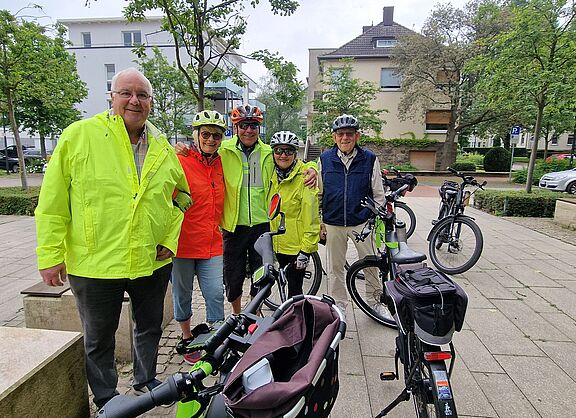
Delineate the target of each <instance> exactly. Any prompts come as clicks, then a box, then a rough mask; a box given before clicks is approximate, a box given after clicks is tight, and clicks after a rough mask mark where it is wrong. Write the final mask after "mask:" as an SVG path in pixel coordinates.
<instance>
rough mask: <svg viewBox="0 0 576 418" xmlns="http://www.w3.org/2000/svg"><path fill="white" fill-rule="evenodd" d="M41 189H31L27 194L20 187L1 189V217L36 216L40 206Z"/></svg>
mask: <svg viewBox="0 0 576 418" xmlns="http://www.w3.org/2000/svg"><path fill="white" fill-rule="evenodd" d="M39 194H40V187H29V188H28V191H27V192H25V191H23V190H22V188H20V187H2V188H0V215H28V216H33V215H34V209H36V205H37V204H38V195H39Z"/></svg>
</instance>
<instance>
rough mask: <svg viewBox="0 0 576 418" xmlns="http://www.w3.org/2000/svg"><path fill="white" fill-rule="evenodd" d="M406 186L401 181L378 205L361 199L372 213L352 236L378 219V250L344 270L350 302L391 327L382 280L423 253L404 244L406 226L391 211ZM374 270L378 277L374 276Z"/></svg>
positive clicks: (373, 225)
mask: <svg viewBox="0 0 576 418" xmlns="http://www.w3.org/2000/svg"><path fill="white" fill-rule="evenodd" d="M408 187H409V185H407V184H405V185H403V186H402V187H400V188H398V189H397V190H396V191H394V192H392V193H390V194H389V195H387V196H386V203H385V204H384V205H383V206H381V207H379V208H376V207H375V205H374V201H373V200H372V199H370V198H366V199H364V201H363V202H362V206H364V207H367V208H369V209H370V210H371V211H372V216H371V217H370V218H369V219H368V221H367V222H366V224H365V225H364V227H363V229H362V231H361V232H360V233H357V234H355V235H356V239H357V240H359V241H364V240H365V239H366V238H367V237H368V236H370V235H371V234H372V231H373V230H374V229H375V228H377V224H378V223H380V222H381V224H382V225H383V227H384V228H383V229H384V233H382V228H378V229H377V231H376V234H375V235H376V243H375V247H376V248H375V250H376V251H377V252H378V254H377V255H370V256H367V257H364V258H363V259H361V260H358V261H356V262H354V263H353V264H352V265H351V266H350V269H349V270H348V272H347V273H346V287H347V288H348V292H349V293H350V296H351V297H352V300H353V301H354V303H355V304H356V305H357V306H358V307H359V308H360V309H361V310H362V311H363V312H364V313H365V314H366V315H368V316H369V317H370V318H372V319H374V320H375V321H376V322H379V323H381V324H383V325H385V326H388V327H392V328H395V327H396V322H395V320H394V318H393V317H392V314H391V313H390V311H389V309H388V307H387V305H386V300H385V295H384V283H385V282H386V281H388V280H394V278H395V277H396V275H397V274H398V266H400V265H413V264H415V263H421V262H422V261H424V260H425V259H426V255H425V254H421V253H418V252H416V251H413V250H412V249H410V247H408V244H407V243H406V232H405V230H406V226H405V224H404V223H403V222H402V221H399V220H396V216H395V213H394V201H395V198H396V196H397V195H398V194H401V193H402V192H404V191H405V190H407V189H408ZM382 235H383V237H382ZM382 238H383V241H384V244H385V245H384V246H383V249H380V242H379V241H380V240H382ZM367 269H371V270H367ZM364 270H366V271H364ZM376 272H377V274H378V277H376Z"/></svg>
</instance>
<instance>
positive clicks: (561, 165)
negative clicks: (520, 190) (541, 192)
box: [512, 160, 570, 186]
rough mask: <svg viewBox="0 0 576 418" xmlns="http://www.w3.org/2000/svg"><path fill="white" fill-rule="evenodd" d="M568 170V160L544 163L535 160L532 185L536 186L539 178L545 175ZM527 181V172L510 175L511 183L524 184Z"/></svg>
mask: <svg viewBox="0 0 576 418" xmlns="http://www.w3.org/2000/svg"><path fill="white" fill-rule="evenodd" d="M569 168H570V161H569V160H554V161H550V162H546V161H544V160H537V161H536V165H535V166H534V173H533V175H532V185H534V186H537V185H538V183H539V182H540V177H542V176H543V175H544V174H546V173H553V172H554V171H564V170H568V169H569ZM527 179H528V170H519V171H515V172H513V173H512V181H513V182H514V183H519V184H526V180H527Z"/></svg>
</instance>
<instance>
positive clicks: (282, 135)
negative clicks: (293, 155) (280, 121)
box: [270, 131, 300, 149]
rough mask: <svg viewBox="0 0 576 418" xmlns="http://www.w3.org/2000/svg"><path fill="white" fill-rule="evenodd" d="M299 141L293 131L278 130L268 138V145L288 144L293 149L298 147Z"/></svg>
mask: <svg viewBox="0 0 576 418" xmlns="http://www.w3.org/2000/svg"><path fill="white" fill-rule="evenodd" d="M299 143H300V141H298V137H297V136H296V134H295V133H292V132H290V131H279V132H276V133H275V134H274V135H272V139H270V146H271V147H275V146H277V145H289V146H291V147H293V148H295V149H298V145H299Z"/></svg>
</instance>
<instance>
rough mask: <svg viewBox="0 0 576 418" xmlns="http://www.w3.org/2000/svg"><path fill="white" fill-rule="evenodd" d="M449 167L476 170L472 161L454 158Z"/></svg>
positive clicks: (460, 169) (459, 169)
mask: <svg viewBox="0 0 576 418" xmlns="http://www.w3.org/2000/svg"><path fill="white" fill-rule="evenodd" d="M451 168H453V169H454V170H458V171H476V164H474V162H473V161H464V160H460V161H458V160H456V162H455V163H454V164H452V165H451Z"/></svg>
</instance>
